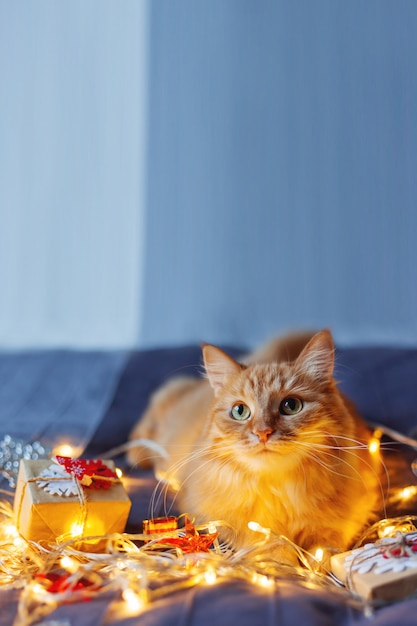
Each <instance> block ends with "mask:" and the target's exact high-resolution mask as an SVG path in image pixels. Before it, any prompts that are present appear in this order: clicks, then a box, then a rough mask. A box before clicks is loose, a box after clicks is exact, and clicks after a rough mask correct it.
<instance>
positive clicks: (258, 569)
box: [0, 425, 417, 626]
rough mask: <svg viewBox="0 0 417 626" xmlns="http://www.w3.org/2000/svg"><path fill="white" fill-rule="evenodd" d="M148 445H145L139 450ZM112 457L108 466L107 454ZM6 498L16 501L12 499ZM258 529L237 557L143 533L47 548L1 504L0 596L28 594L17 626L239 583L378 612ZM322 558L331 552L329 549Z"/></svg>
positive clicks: (214, 524) (404, 522) (375, 529)
mask: <svg viewBox="0 0 417 626" xmlns="http://www.w3.org/2000/svg"><path fill="white" fill-rule="evenodd" d="M376 428H377V429H378V433H382V434H383V433H384V432H386V430H385V427H383V426H379V425H378V426H376ZM382 434H381V436H382ZM386 434H388V433H386ZM394 434H395V431H394ZM390 436H391V435H390ZM394 438H395V437H394ZM402 442H403V441H402ZM147 443H148V442H147V441H146V440H141V445H147ZM414 443H415V444H416V446H417V442H415V441H414V440H413V441H412V444H413V445H412V447H414ZM135 445H137V442H135ZM408 445H411V444H410V442H408ZM120 448H121V447H120ZM120 451H121V450H120ZM117 452H119V450H117ZM106 456H107V458H108V457H109V454H107V455H106ZM5 495H6V496H8V497H10V492H5ZM415 521H416V518H415V517H413V516H410V515H406V516H402V517H397V518H392V519H383V520H380V521H379V522H376V523H375V524H374V525H373V526H372V527H371V528H370V529H368V530H367V531H366V533H364V535H363V537H361V539H360V541H358V542H357V544H356V545H362V544H363V543H364V542H365V541H367V540H368V539H369V537H371V536H372V535H375V534H378V533H380V534H382V536H385V533H386V530H387V528H390V527H391V528H392V529H393V532H394V534H395V532H396V531H397V530H398V529H399V530H401V531H402V532H403V531H407V532H408V531H410V530H411V528H413V529H414V530H415V524H414V522H415ZM225 526H227V529H228V532H230V531H231V530H232V531H233V529H232V528H231V527H230V525H227V524H226V523H225V522H223V521H221V520H217V521H210V522H208V523H207V524H203V525H199V526H196V527H195V529H196V531H197V533H201V534H202V535H204V534H205V533H213V529H215V530H216V531H219V530H221V529H222V528H223V527H225ZM254 526H255V527H254V528H252V530H255V531H256V532H257V533H258V535H256V536H257V537H258V536H259V532H260V533H261V535H262V537H261V539H259V540H258V541H254V543H253V545H252V546H250V547H248V548H245V549H241V550H238V551H237V552H234V551H233V550H232V549H231V548H230V545H229V544H226V543H220V542H215V543H214V548H213V549H212V550H210V551H209V552H198V553H185V552H184V551H183V550H181V548H180V547H179V546H175V547H173V546H163V543H162V544H161V535H157V534H154V535H149V534H143V533H140V534H127V533H121V534H117V533H116V534H111V535H97V536H89V537H84V536H81V537H80V536H77V537H76V538H72V539H69V540H67V541H61V542H59V541H57V542H56V543H55V544H48V546H43V545H41V544H39V543H37V542H34V541H26V540H25V539H23V538H22V537H21V536H20V535H19V533H18V531H17V529H16V526H15V519H14V514H13V508H12V506H11V505H10V503H9V502H8V501H7V500H4V501H2V500H0V589H4V590H7V589H14V588H20V589H23V590H22V592H21V595H20V599H19V604H18V612H17V616H16V620H15V624H14V626H28V625H30V624H32V623H34V622H35V621H38V620H39V619H41V618H43V617H44V616H45V615H48V614H49V613H50V612H51V611H53V610H54V609H55V608H56V607H57V606H59V605H60V604H62V603H64V602H69V601H71V602H76V601H80V600H84V599H90V598H94V597H96V596H99V595H102V594H106V593H112V594H113V597H114V599H115V600H116V599H117V598H120V597H121V598H122V602H121V604H120V605H118V609H117V610H118V612H119V613H118V614H119V615H121V614H122V613H123V612H126V611H127V612H128V613H129V612H130V613H134V614H135V613H140V611H142V610H143V608H144V607H146V606H147V605H148V604H149V603H152V602H153V601H154V600H156V599H158V598H160V597H165V596H168V595H170V594H172V593H174V592H176V591H178V590H181V589H186V588H189V587H192V586H195V585H211V584H215V583H217V582H221V581H223V582H224V581H230V580H233V579H239V580H245V581H247V582H251V583H253V584H256V585H258V586H259V587H261V588H264V589H268V590H270V589H271V588H272V589H273V588H274V587H275V585H277V584H278V583H279V582H282V581H287V582H294V581H296V582H297V583H298V584H300V585H302V586H305V587H307V588H309V589H316V590H321V591H323V590H326V591H327V592H328V591H331V592H332V593H334V594H337V595H339V596H341V597H342V598H343V600H344V601H345V602H347V603H348V604H350V605H351V606H353V607H355V608H359V609H362V610H364V611H365V613H366V612H367V611H369V607H370V606H372V604H371V605H370V604H369V602H366V601H364V600H361V599H360V598H358V597H357V596H356V595H355V594H354V593H353V590H352V587H351V586H349V584H348V585H347V588H345V587H344V586H342V585H341V583H340V582H339V581H338V580H337V579H336V578H335V577H334V575H333V574H332V573H331V572H330V571H329V570H328V569H327V567H326V565H325V564H323V563H322V562H321V561H320V560H319V559H317V558H316V557H315V555H312V554H310V553H308V552H307V551H305V550H303V549H302V548H300V547H299V546H297V545H296V544H294V543H293V542H291V541H290V540H289V539H288V538H287V537H285V536H284V535H275V534H274V533H273V532H271V531H270V530H269V529H263V528H262V527H260V526H259V525H258V524H256V523H255V524H254ZM183 536H184V529H183V528H180V529H178V530H176V531H171V532H164V533H163V537H164V538H165V537H167V538H168V537H170V538H178V537H183ZM62 539H63V538H62ZM95 540H100V542H103V541H105V543H106V548H105V550H104V551H103V552H101V553H95V552H91V553H90V552H86V551H85V550H81V549H80V541H81V542H83V547H84V548H85V544H87V543H88V542H90V541H95ZM138 544H139V545H138ZM283 547H284V548H285V549H287V550H290V551H292V552H293V555H294V556H295V560H298V561H299V562H300V564H301V565H300V566H298V565H293V564H285V563H283V562H282V561H280V560H279V558H276V557H274V551H277V554H279V551H280V550H281V549H282V548H283ZM323 551H324V552H326V547H325V546H324V547H323ZM327 554H330V551H327ZM53 575H54V576H55V577H58V579H59V577H61V579H62V585H61V586H58V587H57V588H55V589H54V590H53V591H51V579H52V577H53ZM48 576H49V578H48Z"/></svg>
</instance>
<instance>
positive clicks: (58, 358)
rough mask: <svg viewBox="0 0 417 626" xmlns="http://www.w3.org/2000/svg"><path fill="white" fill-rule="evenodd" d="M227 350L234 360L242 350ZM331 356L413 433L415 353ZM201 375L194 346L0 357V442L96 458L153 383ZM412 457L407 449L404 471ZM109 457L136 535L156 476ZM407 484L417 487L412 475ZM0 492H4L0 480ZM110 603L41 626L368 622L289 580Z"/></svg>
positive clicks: (415, 609)
mask: <svg viewBox="0 0 417 626" xmlns="http://www.w3.org/2000/svg"><path fill="white" fill-rule="evenodd" d="M229 352H230V353H232V354H233V355H234V356H238V355H239V354H241V353H242V350H240V349H237V348H232V349H229ZM336 356H337V358H336V379H337V380H338V381H339V386H340V388H341V389H342V390H343V391H345V392H346V393H347V394H348V395H349V396H350V398H351V399H352V400H353V401H354V402H355V403H356V405H357V407H358V409H359V411H360V412H361V414H362V415H363V416H364V418H365V419H366V420H368V421H369V422H372V423H380V424H384V425H386V426H389V427H391V428H394V429H396V430H397V431H400V432H401V433H404V434H409V435H415V434H416V429H417V386H416V373H417V350H416V349H410V348H394V347H386V348H384V347H372V348H371V347H358V348H349V349H348V348H340V349H337V355H336ZM199 372H201V357H200V349H199V347H198V346H187V347H182V348H170V349H158V350H148V351H134V352H126V351H117V352H100V351H95V352H81V351H80V352H77V351H31V352H14V353H11V352H9V353H6V352H3V353H0V440H2V439H3V437H4V436H5V435H11V436H13V437H19V438H22V439H24V440H26V441H33V440H35V439H41V440H42V441H45V442H46V443H48V444H50V445H52V446H54V445H57V444H58V443H60V442H62V440H71V441H73V442H78V444H79V445H80V446H81V447H82V448H83V449H84V452H83V455H82V456H83V457H95V458H97V457H100V456H101V455H104V454H105V453H106V452H107V451H108V450H110V449H112V448H114V447H115V446H118V445H120V444H123V443H125V442H126V440H127V438H128V434H129V432H130V430H131V428H132V427H133V425H134V424H135V422H136V421H137V419H138V417H139V415H140V414H141V413H142V411H143V410H144V408H145V406H146V404H147V401H148V398H149V395H150V394H151V393H152V391H153V390H154V389H156V387H158V386H159V385H160V384H161V383H163V382H164V381H165V380H167V379H168V378H169V377H170V376H172V375H176V374H182V375H183V374H189V375H194V376H197V375H198V374H199ZM413 454H414V451H413V450H410V449H408V450H407V451H406V450H404V455H405V457H406V460H407V463H406V467H407V468H409V461H410V460H412V458H413ZM415 455H416V457H417V452H415ZM116 460H117V464H118V465H119V466H122V467H124V468H125V469H127V471H128V477H129V478H130V479H131V483H132V485H135V484H137V485H140V486H139V487H137V488H135V487H133V488H132V489H130V490H129V495H130V497H131V499H132V509H131V513H130V516H129V522H128V530H129V532H138V529H140V528H141V526H142V520H143V519H145V518H147V517H148V514H149V502H150V497H151V494H152V491H153V489H154V486H155V480H154V478H153V476H152V474H151V473H150V472H145V471H143V470H139V469H134V470H128V468H126V465H125V463H124V457H123V456H119V457H117V458H116ZM0 469H1V457H0ZM404 480H405V481H406V482H407V481H408V482H409V481H410V480H415V482H416V483H417V479H416V478H415V477H414V476H413V474H412V473H411V471H409V472H408V473H407V476H404ZM135 481H136V483H135ZM0 488H2V489H4V490H8V489H9V486H8V482H7V481H6V480H5V479H3V481H2V482H1V483H0ZM5 497H6V496H5ZM410 512H413V511H411V510H410ZM113 599H114V598H106V597H98V598H96V599H93V600H92V601H90V602H88V603H74V604H66V605H65V606H61V607H59V608H58V609H56V610H55V611H54V612H53V613H52V614H51V615H49V616H48V617H47V618H45V619H44V622H43V623H44V626H52V624H54V626H57V625H58V624H59V626H72V625H75V624H76V625H77V626H87V625H94V626H97V625H100V624H103V625H104V624H123V625H126V626H127V625H128V624H129V625H130V624H141V625H142V624H143V625H146V626H148V625H149V626H150V625H153V624H155V625H156V624H158V626H164V625H166V626H171V625H172V626H174V625H175V626H177V625H181V624H184V625H187V626H192V625H195V626H197V625H198V626H209V625H210V626H212V624H213V623H216V625H221V624H231V623H238V624H240V626H252V625H253V626H255V625H258V624H265V625H266V626H269V625H271V626H272V625H278V624H280V625H281V624H295V623H300V624H301V623H302V624H305V625H307V626H313V625H316V624H317V625H320V626H323V625H326V624H358V625H359V624H362V623H365V622H366V623H368V617H366V616H365V614H364V613H363V612H362V611H360V610H356V609H355V608H353V607H352V606H351V605H349V604H347V603H346V602H344V600H343V599H342V598H339V597H338V596H337V595H333V594H332V593H329V592H328V591H327V590H317V589H314V590H310V589H308V588H305V587H304V586H302V585H301V584H298V583H297V582H295V581H293V582H291V581H288V580H287V581H282V583H280V584H279V585H278V586H277V588H276V589H275V590H274V592H273V593H272V592H266V591H262V590H260V589H259V588H257V587H256V588H255V587H254V586H253V585H251V584H250V583H246V582H244V581H230V582H223V583H220V584H218V585H214V586H206V587H204V586H198V587H194V588H192V589H189V590H186V591H180V592H178V593H176V594H174V595H172V596H170V597H166V598H163V599H161V600H159V601H157V602H156V603H155V604H153V605H152V606H151V608H149V609H147V610H146V611H144V612H143V613H142V614H141V615H140V616H136V617H131V618H123V619H120V618H119V616H118V615H117V613H115V612H114V611H112V610H111V608H110V605H111V601H112V600H113ZM18 600H19V591H18V590H2V589H1V588H0V606H1V610H0V626H6V625H10V624H13V621H14V619H15V615H16V607H17V603H18ZM416 614H417V599H409V600H405V601H402V602H397V603H395V604H392V605H389V606H386V607H383V608H380V609H377V610H376V612H375V614H374V617H373V622H374V623H375V624H376V626H383V625H388V624H393V623H401V624H402V625H407V624H415V623H416V618H415V615H416Z"/></svg>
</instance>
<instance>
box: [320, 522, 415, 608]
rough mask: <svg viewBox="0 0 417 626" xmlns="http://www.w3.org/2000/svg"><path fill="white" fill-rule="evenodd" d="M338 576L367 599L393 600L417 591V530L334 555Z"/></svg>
mask: <svg viewBox="0 0 417 626" xmlns="http://www.w3.org/2000/svg"><path fill="white" fill-rule="evenodd" d="M331 568H332V571H333V573H334V575H335V576H336V577H337V578H338V579H339V580H340V581H341V582H343V583H344V584H345V585H346V586H347V587H348V588H349V589H350V590H351V591H353V592H354V593H355V594H356V595H358V596H361V597H362V598H364V599H365V600H378V601H383V602H389V601H393V600H400V599H403V598H405V597H407V596H410V595H412V594H414V593H416V592H417V533H397V535H396V537H391V538H386V539H381V540H380V541H378V542H376V543H369V544H366V545H365V546H363V547H362V548H357V549H356V550H351V551H349V552H343V553H342V554H336V555H334V556H332V557H331Z"/></svg>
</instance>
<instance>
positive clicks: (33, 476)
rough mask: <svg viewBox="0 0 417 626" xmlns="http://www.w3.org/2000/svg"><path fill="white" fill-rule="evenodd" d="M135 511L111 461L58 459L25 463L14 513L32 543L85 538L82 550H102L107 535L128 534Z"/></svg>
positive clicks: (21, 528) (26, 461)
mask: <svg viewBox="0 0 417 626" xmlns="http://www.w3.org/2000/svg"><path fill="white" fill-rule="evenodd" d="M130 506H131V502H130V500H129V497H128V496H127V494H126V492H125V489H124V487H123V485H122V483H121V481H120V479H119V478H118V477H117V474H116V473H115V471H114V464H113V462H112V461H106V462H105V463H104V462H103V461H101V460H82V459H75V460H73V459H70V458H67V457H57V458H56V461H55V460H30V461H29V460H22V461H21V463H20V468H19V475H18V480H17V487H16V495H15V502H14V512H15V520H16V526H17V528H18V531H19V533H20V534H21V535H22V536H23V537H24V538H25V539H27V540H31V541H35V542H37V543H41V544H45V543H50V542H56V541H58V542H64V541H71V540H76V539H79V540H80V542H81V539H82V544H83V545H82V547H83V549H88V550H92V551H93V550H97V549H102V547H103V541H101V539H100V538H101V537H103V535H109V534H112V533H121V532H123V531H124V529H125V526H126V521H127V518H128V515H129V510H130ZM90 537H91V539H88V540H86V538H90ZM77 547H78V546H77Z"/></svg>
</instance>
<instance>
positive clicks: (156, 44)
mask: <svg viewBox="0 0 417 626" xmlns="http://www.w3.org/2000/svg"><path fill="white" fill-rule="evenodd" d="M416 25H417V2H416V1H415V0H409V1H407V0H400V1H399V2H393V1H392V0H365V1H364V0H314V1H311V0H282V1H272V0H152V1H151V2H148V0H124V2H115V1H114V0H89V1H88V2H85V1H83V0H62V1H60V2H56V1H55V0H38V1H37V2H33V1H29V0H21V1H19V2H9V1H8V0H0V78H1V89H0V141H1V143H0V146H1V149H0V348H2V347H19V346H20V347H22V346H23V347H32V346H57V345H62V346H81V347H91V346H99V347H116V346H135V345H139V346H150V345H152V346H153V345H164V344H167V343H168V344H179V343H189V342H193V341H200V340H202V339H203V340H206V341H212V342H219V343H220V342H221V343H233V342H237V343H244V344H247V345H250V344H255V343H257V342H258V341H263V340H264V339H266V338H267V337H268V336H269V335H271V334H273V333H275V332H280V331H283V330H286V329H288V328H294V327H322V326H330V327H331V328H332V329H333V331H334V333H335V335H336V338H337V340H338V341H339V342H344V343H346V342H348V343H357V342H367V343H369V342H380V343H382V342H383V343H392V342H398V341H399V342H402V343H414V344H417V289H416V284H417V283H416V268H417V246H416V243H415V239H416V234H417V210H416V197H417V114H416V112H417V37H416Z"/></svg>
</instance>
